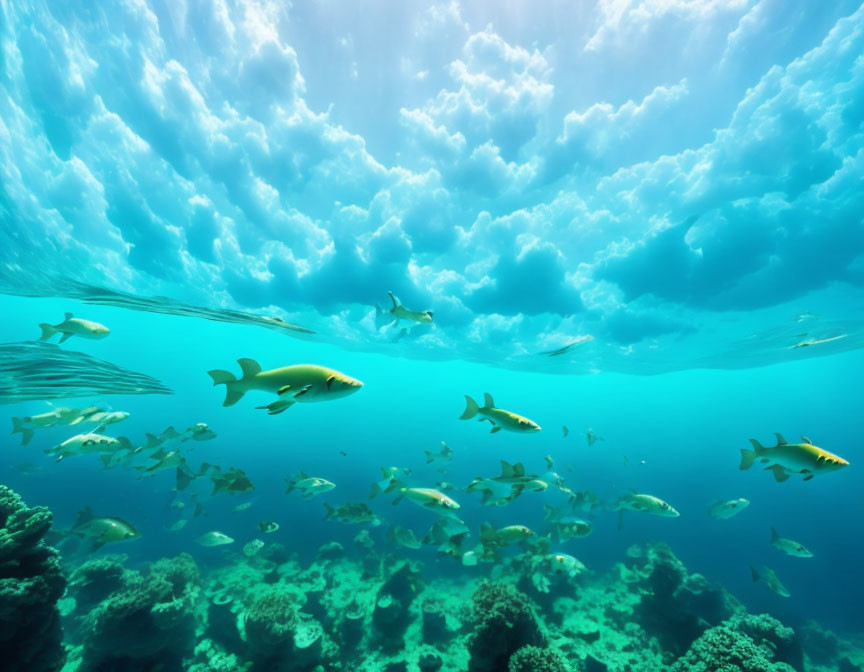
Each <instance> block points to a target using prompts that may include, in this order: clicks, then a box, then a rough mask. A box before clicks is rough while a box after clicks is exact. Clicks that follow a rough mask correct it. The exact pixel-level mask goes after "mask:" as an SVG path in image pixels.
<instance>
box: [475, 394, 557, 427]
mask: <svg viewBox="0 0 864 672" xmlns="http://www.w3.org/2000/svg"><path fill="white" fill-rule="evenodd" d="M476 415H482V416H483V417H482V418H480V422H483V421H484V420H488V421H489V422H490V423H492V431H491V432H490V434H494V433H495V432H500V431H501V430H502V429H506V430H507V431H509V432H539V431H540V429H541V427H540V425H538V424H537V423H536V422H534V421H533V420H529V419H528V418H526V417H524V416H521V415H518V414H517V413H513V412H512V411H505V410H504V409H503V408H495V400H494V399H492V395H491V394H489V393H488V392H485V393H484V394H483V406H482V407H481V406H478V405H477V402H476V401H474V400H473V399H472V398H471V397H469V396H468V395H467V394H466V395H465V411H464V412H463V413H462V415H460V416H459V419H460V420H470V419H471V418H473V417H474V416H476Z"/></svg>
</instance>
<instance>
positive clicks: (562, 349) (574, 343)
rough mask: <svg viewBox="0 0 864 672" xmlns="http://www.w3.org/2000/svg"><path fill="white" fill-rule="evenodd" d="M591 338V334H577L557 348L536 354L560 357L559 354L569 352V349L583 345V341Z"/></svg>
mask: <svg viewBox="0 0 864 672" xmlns="http://www.w3.org/2000/svg"><path fill="white" fill-rule="evenodd" d="M593 340H594V337H593V336H591V335H590V334H586V335H585V336H579V337H577V338H574V339H573V340H571V341H570V342H569V343H567V344H566V345H564V346H562V347H560V348H557V349H556V350H547V351H546V352H541V353H538V354H540V355H545V356H546V357H560V356H561V355H564V354H566V353H568V352H570V350H572V349H573V348H575V347H578V346H580V345H584V344H585V343H590V342H591V341H593Z"/></svg>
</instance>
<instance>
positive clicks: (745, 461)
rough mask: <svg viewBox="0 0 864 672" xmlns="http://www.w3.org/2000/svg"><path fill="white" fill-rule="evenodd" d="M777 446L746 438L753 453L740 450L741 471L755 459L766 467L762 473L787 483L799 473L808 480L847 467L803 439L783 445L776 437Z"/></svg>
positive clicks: (836, 458)
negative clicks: (770, 473) (769, 474)
mask: <svg viewBox="0 0 864 672" xmlns="http://www.w3.org/2000/svg"><path fill="white" fill-rule="evenodd" d="M774 436H776V437H777V445H776V446H769V447H767V448H765V447H764V446H762V444H760V443H759V442H758V441H757V440H756V439H750V443H751V444H753V450H748V449H747V448H742V449H741V464H740V467H739V468H740V469H741V470H742V471H744V470H747V469H749V468H750V467H751V466H753V463H754V462H756V461H757V460H758V461H759V462H761V463H762V464H767V465H768V466H767V467H765V470H766V471H771V472H772V473H773V474H774V479H775V480H776V481H777V482H778V483H782V482H783V481H785V480H787V479H788V478H789V477H790V476H791V475H792V474H802V475H803V476H804V480H805V481H809V480H810V479H812V478H813V477H814V476H816V475H817V474H827V473H829V472H832V471H837V470H839V469H842V468H843V467H848V466H849V462H847V461H846V460H844V459H843V458H842V457H838V456H837V455H834V454H833V453H829V452H828V451H827V450H823V449H822V448H819V447H818V446H814V445H813V442H812V441H810V439H808V438H807V437H806V436H802V437H801V443H787V442H786V439H784V438H783V437H782V436H781V435H780V434H775V435H774Z"/></svg>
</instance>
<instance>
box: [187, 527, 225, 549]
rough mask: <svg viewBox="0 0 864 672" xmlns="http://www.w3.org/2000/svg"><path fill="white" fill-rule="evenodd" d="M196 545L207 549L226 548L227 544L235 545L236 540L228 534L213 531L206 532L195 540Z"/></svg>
mask: <svg viewBox="0 0 864 672" xmlns="http://www.w3.org/2000/svg"><path fill="white" fill-rule="evenodd" d="M195 543H196V544H200V545H201V546H207V547H210V546H226V545H227V544H233V543H234V540H233V539H232V538H231V537H229V536H228V535H227V534H223V533H222V532H219V531H218V530H212V531H211V532H205V533H204V534H202V535H201V536H200V537H198V538H197V539H196V540H195Z"/></svg>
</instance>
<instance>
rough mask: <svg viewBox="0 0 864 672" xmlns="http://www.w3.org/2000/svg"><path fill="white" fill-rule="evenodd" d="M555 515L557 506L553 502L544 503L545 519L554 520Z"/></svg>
mask: <svg viewBox="0 0 864 672" xmlns="http://www.w3.org/2000/svg"><path fill="white" fill-rule="evenodd" d="M554 515H555V507H553V506H552V505H551V504H544V505H543V520H552V516H554Z"/></svg>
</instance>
